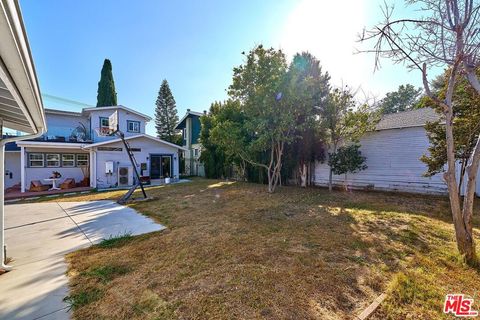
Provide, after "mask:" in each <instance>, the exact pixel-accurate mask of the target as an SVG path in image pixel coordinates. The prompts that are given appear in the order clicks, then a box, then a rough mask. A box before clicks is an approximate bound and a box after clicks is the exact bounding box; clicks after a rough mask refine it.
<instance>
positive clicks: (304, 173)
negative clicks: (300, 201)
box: [299, 162, 307, 188]
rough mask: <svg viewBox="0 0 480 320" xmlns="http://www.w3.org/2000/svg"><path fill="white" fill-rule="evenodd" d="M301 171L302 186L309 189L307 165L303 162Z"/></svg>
mask: <svg viewBox="0 0 480 320" xmlns="http://www.w3.org/2000/svg"><path fill="white" fill-rule="evenodd" d="M299 169H300V170H299V171H300V186H301V187H302V188H306V187H307V165H306V164H305V163H304V162H303V163H302V164H300V167H299Z"/></svg>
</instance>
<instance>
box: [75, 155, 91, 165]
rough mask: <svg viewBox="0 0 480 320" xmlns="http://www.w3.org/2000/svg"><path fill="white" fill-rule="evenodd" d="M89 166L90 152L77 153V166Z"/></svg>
mask: <svg viewBox="0 0 480 320" xmlns="http://www.w3.org/2000/svg"><path fill="white" fill-rule="evenodd" d="M86 166H88V154H77V167H86Z"/></svg>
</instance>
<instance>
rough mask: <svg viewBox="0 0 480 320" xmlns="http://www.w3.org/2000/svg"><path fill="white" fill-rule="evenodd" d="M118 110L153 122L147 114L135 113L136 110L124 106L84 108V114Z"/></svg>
mask: <svg viewBox="0 0 480 320" xmlns="http://www.w3.org/2000/svg"><path fill="white" fill-rule="evenodd" d="M117 109H121V110H124V111H127V112H129V113H133V114H136V115H138V116H140V117H142V118H144V119H145V120H146V121H150V120H152V118H151V117H150V116H147V115H146V114H143V113H140V112H138V111H135V110H133V109H130V108H127V107H125V106H122V105H118V106H108V107H92V108H83V110H82V113H90V112H95V111H102V110H117Z"/></svg>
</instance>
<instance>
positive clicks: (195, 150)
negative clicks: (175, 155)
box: [193, 149, 198, 157]
mask: <svg viewBox="0 0 480 320" xmlns="http://www.w3.org/2000/svg"><path fill="white" fill-rule="evenodd" d="M193 155H194V156H195V157H198V149H193Z"/></svg>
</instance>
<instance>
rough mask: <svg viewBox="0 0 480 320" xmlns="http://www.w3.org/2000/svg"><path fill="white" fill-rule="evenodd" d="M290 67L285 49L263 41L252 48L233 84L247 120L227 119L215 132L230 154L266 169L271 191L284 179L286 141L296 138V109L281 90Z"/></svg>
mask: <svg viewBox="0 0 480 320" xmlns="http://www.w3.org/2000/svg"><path fill="white" fill-rule="evenodd" d="M286 71H287V64H286V61H285V55H284V54H283V52H281V51H277V50H275V49H273V48H270V49H265V48H263V46H261V45H259V46H257V47H255V48H254V49H253V50H252V51H250V52H249V53H248V54H247V55H246V62H245V64H243V65H241V66H239V67H236V68H234V69H233V74H234V75H233V83H232V85H231V86H230V87H229V95H230V97H231V98H232V99H233V100H236V101H238V103H239V105H240V108H241V113H242V114H243V117H244V119H243V123H236V122H233V121H225V122H223V123H219V125H217V127H216V128H215V129H214V130H213V133H212V135H213V136H214V139H215V142H216V143H218V144H220V145H222V146H223V147H224V148H225V150H228V152H229V154H230V155H236V156H238V157H240V158H241V159H242V160H243V161H245V162H247V163H249V164H251V165H253V166H256V167H261V168H263V169H264V170H266V172H267V181H268V191H269V192H274V191H275V189H276V187H277V186H278V184H279V183H280V179H281V176H280V170H281V167H282V158H283V151H284V147H285V143H286V142H289V141H290V140H291V139H292V133H293V127H294V125H295V115H294V112H292V110H291V109H290V107H291V105H289V104H288V103H287V101H288V100H287V99H285V98H286V97H284V96H283V94H282V92H281V89H282V85H283V82H284V80H285V74H286ZM265 155H267V156H266V157H265ZM259 159H260V160H259Z"/></svg>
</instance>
